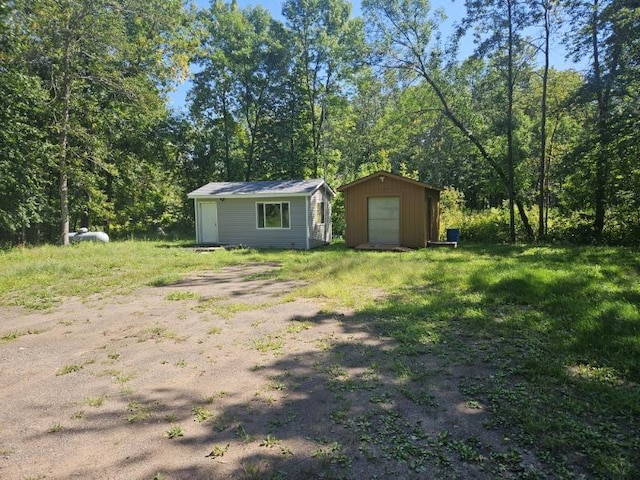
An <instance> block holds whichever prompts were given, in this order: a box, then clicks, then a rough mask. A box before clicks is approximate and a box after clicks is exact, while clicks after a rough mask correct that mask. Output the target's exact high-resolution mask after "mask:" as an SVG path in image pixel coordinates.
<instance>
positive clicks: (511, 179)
mask: <svg viewBox="0 0 640 480" xmlns="http://www.w3.org/2000/svg"><path fill="white" fill-rule="evenodd" d="M507 17H508V22H509V39H508V53H507V170H508V189H509V240H510V242H511V243H516V217H515V200H516V199H515V166H514V163H515V159H514V153H513V90H514V83H515V82H514V78H513V77H514V73H513V42H514V39H513V5H512V3H511V1H510V0H508V1H507Z"/></svg>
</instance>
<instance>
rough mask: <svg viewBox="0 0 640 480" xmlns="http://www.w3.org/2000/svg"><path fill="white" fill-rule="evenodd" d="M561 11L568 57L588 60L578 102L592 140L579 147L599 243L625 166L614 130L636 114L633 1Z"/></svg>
mask: <svg viewBox="0 0 640 480" xmlns="http://www.w3.org/2000/svg"><path fill="white" fill-rule="evenodd" d="M566 8H567V10H568V11H569V12H570V22H571V26H572V28H571V31H570V34H569V37H570V39H571V41H572V46H573V50H572V53H573V55H574V57H575V58H579V57H582V58H588V59H589V73H588V75H587V78H586V84H585V86H584V88H583V91H582V97H581V98H582V100H583V101H584V102H585V103H587V104H590V105H593V120H594V121H593V122H591V123H592V124H593V125H594V130H593V140H594V141H592V142H585V143H584V144H583V145H584V147H586V150H588V153H589V157H590V158H592V159H593V169H592V171H593V176H592V178H591V179H590V180H591V181H590V182H589V183H590V184H592V185H593V199H592V202H590V203H591V204H592V205H593V209H594V220H593V235H594V238H595V240H596V241H602V239H603V231H604V227H605V220H606V216H607V207H608V206H609V205H611V204H612V202H613V203H614V204H615V195H616V192H615V190H614V181H613V178H614V172H615V171H616V170H617V169H618V165H619V164H620V163H624V157H621V156H620V155H619V154H620V153H623V151H621V150H619V149H618V148H617V145H619V143H618V142H617V138H618V137H617V134H618V133H619V130H617V128H616V126H620V125H626V126H630V125H629V124H628V123H627V121H626V119H624V118H625V117H627V118H628V115H629V113H631V115H633V113H632V112H633V111H634V109H635V112H636V113H637V100H636V99H637V89H638V53H639V47H638V38H637V35H636V34H635V32H637V29H638V28H639V27H640V14H639V13H638V8H637V2H633V1H628V0H590V1H581V0H575V1H569V2H567V4H566ZM629 107H630V109H629ZM636 118H637V116H636ZM623 119H624V120H623ZM624 131H625V132H628V133H630V132H631V130H627V129H626V128H624ZM628 133H627V135H628ZM625 136H626V135H625ZM623 155H626V153H623Z"/></svg>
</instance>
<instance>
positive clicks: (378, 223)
mask: <svg viewBox="0 0 640 480" xmlns="http://www.w3.org/2000/svg"><path fill="white" fill-rule="evenodd" d="M367 215H368V221H369V243H388V244H393V245H399V244H400V198H399V197H370V198H369V201H368V209H367Z"/></svg>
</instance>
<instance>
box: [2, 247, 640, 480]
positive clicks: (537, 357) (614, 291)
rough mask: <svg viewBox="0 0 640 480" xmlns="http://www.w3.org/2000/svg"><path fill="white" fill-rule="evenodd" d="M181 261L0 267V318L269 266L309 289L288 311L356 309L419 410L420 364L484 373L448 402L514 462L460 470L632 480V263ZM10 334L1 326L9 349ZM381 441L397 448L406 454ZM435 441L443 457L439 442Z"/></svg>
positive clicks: (522, 252) (14, 260)
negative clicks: (241, 267)
mask: <svg viewBox="0 0 640 480" xmlns="http://www.w3.org/2000/svg"><path fill="white" fill-rule="evenodd" d="M181 247H182V245H180V244H170V243H154V242H113V243H110V244H108V245H91V244H79V245H74V246H71V247H69V248H59V247H41V248H34V249H23V250H11V251H7V252H0V305H4V306H24V307H27V308H30V309H47V308H51V307H53V306H55V305H56V304H58V303H59V302H61V301H62V300H63V299H65V298H68V297H80V298H85V297H88V296H91V295H99V296H111V295H118V294H126V293H127V292H130V291H132V290H133V289H136V288H139V287H145V286H154V285H166V284H170V283H172V282H175V281H176V280H178V279H179V278H181V277H182V276H184V275H186V274H188V273H193V272H197V271H202V270H211V269H218V268H222V267H223V266H226V265H232V264H239V263H250V262H278V263H280V264H282V268H281V269H280V270H279V272H278V274H277V275H278V276H279V277H280V278H282V279H296V280H302V281H304V286H303V287H301V288H300V289H298V290H296V291H293V292H291V293H290V294H289V295H291V296H295V297H298V296H304V297H310V298H316V299H319V300H321V301H323V302H325V304H326V308H327V310H329V311H330V310H332V309H337V308H344V307H348V308H350V309H353V310H354V311H355V312H356V317H357V318H360V319H367V321H368V322H370V323H372V324H373V325H374V326H375V328H376V329H377V331H378V332H379V333H380V334H382V335H385V336H388V337H391V338H393V339H395V340H396V342H395V351H394V352H392V356H391V358H393V369H394V371H395V374H396V375H397V376H398V377H402V378H404V379H406V381H407V385H410V386H411V389H408V390H407V392H406V394H407V396H408V397H411V396H412V395H415V396H416V401H417V402H419V401H426V400H424V399H423V400H421V399H420V398H419V395H418V393H419V392H420V391H421V390H420V382H423V381H424V375H423V372H420V371H418V370H416V369H415V368H412V365H413V362H412V359H414V358H416V357H417V356H419V355H423V354H435V355H437V356H439V357H440V358H442V359H444V360H445V361H447V362H449V363H450V364H452V365H466V366H479V367H481V368H480V369H479V371H482V372H487V374H486V375H476V376H474V377H471V378H468V379H466V380H465V381H464V383H463V384H461V385H458V388H460V390H461V391H462V392H463V393H464V394H465V396H466V397H467V398H468V401H467V402H468V404H469V405H475V404H478V405H483V406H486V408H487V409H488V410H489V411H490V412H491V416H490V423H489V424H488V425H487V428H490V429H496V430H497V431H500V432H504V436H505V441H506V442H511V444H512V445H513V451H512V452H511V453H508V454H503V457H501V458H491V459H487V458H483V457H482V455H480V453H479V447H478V446H477V445H476V444H475V443H474V441H473V439H469V441H467V442H465V443H460V442H453V441H449V443H448V447H447V448H449V449H455V450H456V451H458V453H459V456H460V457H461V458H463V459H464V460H466V461H470V462H477V463H478V464H486V465H487V468H491V469H494V471H495V473H496V475H499V474H500V469H501V468H504V469H508V470H509V471H510V472H514V471H518V467H517V466H518V464H520V463H522V462H523V461H524V460H523V458H522V457H521V456H520V455H519V452H521V451H522V450H523V449H528V450H532V451H534V452H535V453H536V454H537V456H538V458H540V459H542V461H543V462H544V465H545V471H544V472H540V474H539V475H537V474H536V473H535V472H533V473H532V472H531V471H529V470H524V469H523V470H522V471H523V473H522V476H527V477H529V478H530V477H532V476H533V477H534V478H547V477H565V478H571V477H572V476H573V473H572V469H573V468H575V466H579V467H580V469H581V470H582V471H584V472H587V474H588V475H589V476H590V477H594V478H639V477H640V435H638V432H639V431H640V253H639V252H638V251H635V250H629V249H614V248H561V247H508V246H491V247H489V246H464V247H463V248H459V249H457V250H448V249H446V250H445V249H442V250H441V249H428V250H422V251H416V252H412V253H402V254H398V253H380V252H355V251H351V250H347V249H345V248H343V247H342V246H340V245H336V246H332V247H329V248H326V249H321V250H317V251H312V252H281V251H275V252H266V251H265V252H260V251H254V250H237V251H230V252H226V251H219V252H216V253H210V254H199V253H194V252H193V251H192V250H189V249H186V248H181ZM10 334H11V332H5V331H3V330H2V329H1V326H0V336H3V340H4V341H10V338H9V337H8V336H9V335H10ZM5 337H6V338H5ZM384 427H385V428H386V432H387V434H388V435H389V436H390V437H389V438H391V437H393V438H394V440H393V441H395V442H399V441H401V440H402V438H404V437H402V438H401V435H400V433H398V432H395V433H394V432H393V431H392V428H391V427H390V426H389V425H386V426H384ZM363 428H364V427H363ZM367 428H373V427H370V426H369V427H367ZM381 428H382V427H381ZM381 431H382V430H378V431H377V433H378V434H380V432H381ZM371 433H376V432H371V431H368V432H367V431H364V430H363V432H362V435H363V437H364V436H365V435H370V434H371ZM402 441H404V442H405V451H406V452H408V453H407V456H408V457H411V456H413V455H414V454H415V455H419V454H420V453H419V452H417V451H415V452H414V451H413V450H412V443H411V442H412V441H413V437H407V438H404V440H402ZM439 441H440V442H441V443H442V444H446V443H447V436H446V434H445V435H443V437H442V438H441V439H440V440H439ZM407 461H409V459H408V458H407ZM525 471H526V474H525V473H524V472H525ZM509 478H513V475H512V476H511V477H509Z"/></svg>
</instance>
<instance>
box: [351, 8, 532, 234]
mask: <svg viewBox="0 0 640 480" xmlns="http://www.w3.org/2000/svg"><path fill="white" fill-rule="evenodd" d="M363 6H364V8H365V11H366V12H367V16H368V22H367V23H368V25H370V26H371V27H372V32H371V35H372V37H373V38H374V39H375V42H376V45H377V48H376V50H377V52H378V53H379V55H380V57H381V62H380V63H381V65H382V66H383V67H384V68H388V69H394V70H398V71H401V72H403V74H404V75H405V76H406V77H407V78H409V79H411V78H419V79H421V80H423V81H424V82H425V83H426V84H427V85H428V86H429V87H430V88H431V89H432V90H433V93H434V95H435V97H436V98H437V100H438V104H439V105H440V112H441V114H442V115H444V117H446V118H447V119H448V120H449V121H450V122H451V123H452V124H453V125H454V126H455V127H456V128H457V129H458V130H459V131H460V132H461V133H462V134H463V135H464V137H465V138H466V139H467V140H468V141H470V142H471V143H472V144H473V145H474V147H475V148H476V149H477V151H478V152H479V154H480V156H481V158H482V159H483V160H484V161H485V162H487V163H488V164H489V165H490V166H491V168H492V169H493V171H494V172H495V174H496V176H497V178H498V180H499V181H500V182H501V183H502V185H503V186H504V188H505V190H506V191H507V193H508V194H509V196H510V197H512V198H513V199H514V203H515V204H516V206H517V207H518V212H519V214H520V218H521V220H522V222H523V224H524V226H525V228H526V230H527V233H528V235H530V236H532V235H533V231H532V229H531V227H530V225H529V221H528V217H527V214H526V210H525V207H524V204H523V203H522V201H521V200H520V199H519V198H514V196H515V193H516V192H515V187H514V181H513V174H512V172H511V168H512V166H513V165H512V166H508V170H506V171H505V169H504V168H503V166H502V164H501V162H500V161H499V160H498V159H497V158H496V157H495V156H494V155H492V154H491V153H490V150H489V149H488V148H487V145H486V144H485V143H483V141H482V140H481V138H480V137H478V136H477V135H476V134H475V133H474V132H473V131H472V130H471V129H470V128H469V126H468V124H467V123H466V122H465V119H464V118H463V117H462V116H461V115H460V114H459V113H458V112H457V111H456V107H455V105H454V102H455V98H456V93H457V92H456V93H453V92H451V93H450V91H449V89H448V87H449V85H451V81H450V77H451V76H452V75H454V74H455V69H451V68H449V69H447V68H445V65H444V62H443V54H442V51H441V50H440V48H439V45H438V44H437V43H436V42H434V41H433V36H434V32H435V31H436V25H437V23H438V21H439V18H438V17H436V18H429V7H430V5H429V2H428V1H427V0H410V1H399V0H393V1H382V0H365V1H364V2H363ZM509 117H510V116H508V118H509ZM510 148H512V146H511V147H510Z"/></svg>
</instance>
